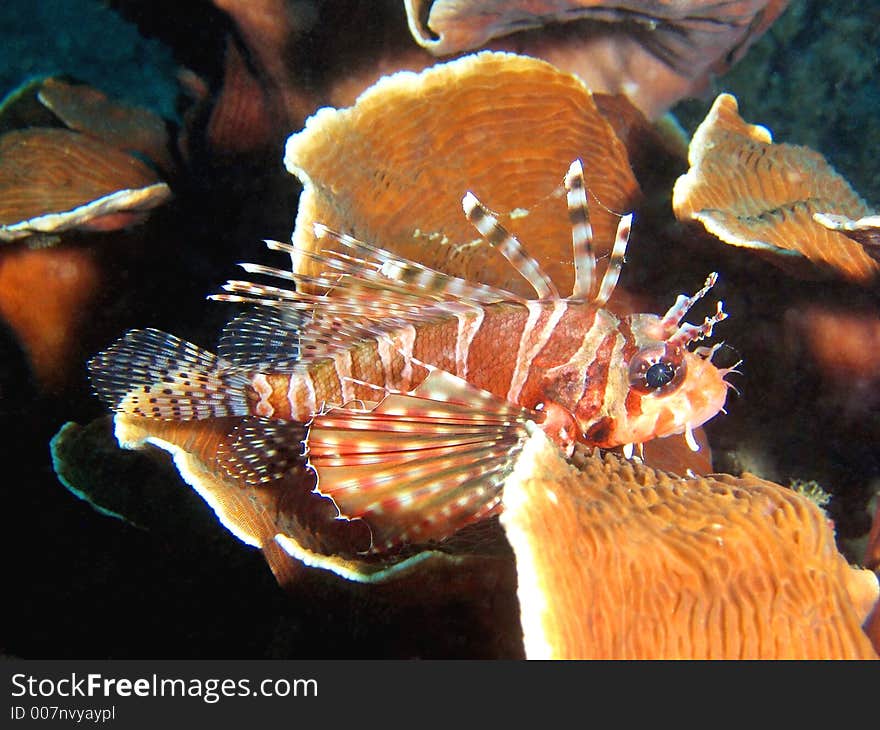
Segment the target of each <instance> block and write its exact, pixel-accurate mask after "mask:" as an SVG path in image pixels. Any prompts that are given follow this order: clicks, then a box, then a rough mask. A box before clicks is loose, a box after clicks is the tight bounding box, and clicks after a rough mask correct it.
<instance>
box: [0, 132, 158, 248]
mask: <svg viewBox="0 0 880 730" xmlns="http://www.w3.org/2000/svg"><path fill="white" fill-rule="evenodd" d="M169 196H170V190H169V188H168V185H167V184H166V183H164V182H162V181H160V180H159V178H158V176H157V175H156V173H155V172H154V171H153V170H152V169H150V168H149V167H148V166H147V165H145V164H144V163H143V162H141V161H140V160H138V159H137V158H136V157H133V156H132V155H129V154H127V153H125V152H123V151H121V150H119V149H116V148H115V147H112V146H110V145H107V144H105V143H103V142H101V141H99V140H97V139H95V138H93V137H91V136H89V135H85V134H79V133H78V132H74V131H72V130H68V129H53V128H37V129H23V130H16V131H12V132H7V133H6V134H4V135H2V136H0V201H2V203H0V240H5V241H13V240H16V239H20V238H26V237H28V236H34V235H41V234H42V235H45V234H58V233H62V232H64V231H68V230H71V229H86V230H111V229H114V228H121V227H123V226H125V225H130V224H132V223H135V222H137V221H139V220H142V219H143V218H144V215H145V213H146V211H148V210H150V209H152V208H155V207H156V206H157V205H159V204H161V203H163V202H165V201H166V200H167V199H168V197H169Z"/></svg>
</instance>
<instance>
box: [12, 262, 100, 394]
mask: <svg viewBox="0 0 880 730" xmlns="http://www.w3.org/2000/svg"><path fill="white" fill-rule="evenodd" d="M99 281H100V274H99V270H98V267H97V265H96V263H95V260H94V255H93V253H92V252H91V251H89V250H88V249H85V248H76V247H60V248H39V249H28V248H16V249H15V250H10V251H4V252H2V253H0V316H2V317H3V319H4V320H6V322H8V323H9V325H10V327H12V329H13V330H14V331H15V332H16V334H17V335H18V338H19V339H20V341H21V343H22V345H23V347H24V349H25V351H26V352H27V354H28V358H29V360H30V362H31V366H32V368H33V370H34V372H35V374H36V376H37V378H38V379H39V381H40V382H41V383H42V384H43V385H47V386H57V385H59V384H60V383H61V382H62V380H63V379H64V375H65V372H66V370H67V367H68V365H69V362H70V360H71V358H72V356H73V355H74V354H76V353H77V346H78V336H77V332H78V328H77V324H78V323H79V322H81V321H82V319H83V318H84V316H85V313H86V312H87V311H89V309H90V305H91V303H92V301H93V300H94V298H95V295H96V289H97V285H98V283H99Z"/></svg>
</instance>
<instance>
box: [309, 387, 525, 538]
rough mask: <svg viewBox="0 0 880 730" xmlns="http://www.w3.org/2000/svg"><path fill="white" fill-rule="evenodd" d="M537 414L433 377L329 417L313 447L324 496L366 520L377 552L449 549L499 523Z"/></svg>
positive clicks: (314, 435) (320, 422)
mask: <svg viewBox="0 0 880 730" xmlns="http://www.w3.org/2000/svg"><path fill="white" fill-rule="evenodd" d="M533 417H534V418H537V417H538V414H536V413H533V412H531V411H528V410H526V409H523V408H520V407H519V406H517V405H515V404H513V403H510V402H508V401H505V400H504V399H501V398H498V397H496V396H493V395H492V394H490V393H487V392H485V391H481V390H478V389H476V388H474V387H473V386H471V385H469V384H468V383H467V382H466V381H464V380H461V379H460V378H457V377H455V376H453V375H451V374H449V373H447V372H445V371H442V370H433V371H432V372H431V373H430V374H429V376H428V378H427V379H426V380H425V381H424V382H423V383H422V384H421V385H420V386H419V387H418V388H416V389H415V390H413V391H411V392H409V393H395V394H392V395H389V396H387V397H385V398H384V399H383V400H381V401H380V402H379V404H378V405H375V406H374V407H372V408H362V409H352V408H340V409H332V410H330V411H328V412H326V413H322V414H319V415H317V416H315V418H314V419H313V421H312V423H311V425H310V428H309V434H308V437H307V439H306V445H307V449H308V451H307V455H308V460H309V464H310V466H311V467H312V468H313V469H314V470H315V472H316V474H317V476H318V486H317V491H318V492H319V493H321V494H323V495H325V496H328V497H330V498H331V499H333V501H334V502H335V503H336V505H337V508H338V509H339V511H340V516H342V517H345V518H348V519H355V518H359V519H363V520H364V522H366V524H367V525H368V526H369V527H370V529H371V531H372V535H373V549H374V550H387V549H389V548H393V547H395V546H397V545H400V544H401V543H404V542H430V541H437V540H442V539H444V538H446V537H448V536H450V535H451V534H453V533H454V532H456V531H457V530H459V529H461V528H462V527H464V526H466V525H468V524H471V523H474V522H477V521H479V520H481V519H484V518H486V517H489V516H491V515H492V514H495V513H496V511H497V510H498V508H499V503H500V502H499V501H500V492H501V487H502V484H503V480H504V478H505V476H506V475H507V473H508V471H509V470H510V468H511V467H512V463H513V460H514V459H515V457H516V455H517V454H518V453H519V450H520V448H521V445H522V443H523V441H524V439H525V438H526V436H527V433H528V426H527V423H528V421H529V420H530V419H532V418H533Z"/></svg>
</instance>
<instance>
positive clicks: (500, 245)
mask: <svg viewBox="0 0 880 730" xmlns="http://www.w3.org/2000/svg"><path fill="white" fill-rule="evenodd" d="M461 207H462V208H463V209H464V214H465V216H467V219H468V220H469V221H470V222H471V223H472V224H473V226H474V228H476V229H477V230H478V231H479V232H480V235H481V236H482V237H483V238H484V239H485V240H486V242H487V243H489V244H490V245H491V246H492V247H493V248H496V249H497V250H498V251H499V253H501V255H503V256H504V258H506V259H507V260H508V262H510V265H511V266H513V268H515V269H516V270H517V272H518V273H519V274H520V276H522V277H523V278H524V279H525V280H526V281H527V282H529V284H531V285H532V288H533V289H534V290H535V294H536V295H537V297H538V299H559V292H558V291H557V290H556V286H555V285H554V284H553V280H552V279H551V278H550V277H549V276H547V274H545V273H544V272H543V271H542V270H541V266H540V264H538V262H537V261H536V260H535V259H534V258H532V256H530V255H529V253H528V252H527V251H526V250H525V249H524V248H523V246H522V244H521V243H520V242H519V241H518V240H517V238H516V236H514V235H513V234H512V233H510V232H509V231H508V230H507V229H506V228H505V227H504V226H502V225H501V223H499V222H498V219H497V218H496V217H495V216H494V215H492V213H490V212H489V209H488V208H486V206H484V205H483V204H482V203H481V202H480V201H479V200H477V196H476V195H474V194H473V193H471V192H468V193H466V194H465V196H464V198H462V200H461Z"/></svg>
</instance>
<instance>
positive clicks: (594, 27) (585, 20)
mask: <svg viewBox="0 0 880 730" xmlns="http://www.w3.org/2000/svg"><path fill="white" fill-rule="evenodd" d="M404 4H405V6H406V11H407V18H408V21H409V27H410V31H411V32H412V34H413V36H414V37H415V39H416V41H417V42H418V43H419V44H420V45H421V46H423V47H424V48H427V49H428V50H429V51H431V53H434V54H435V55H450V54H453V53H458V52H461V51H463V50H471V49H475V48H480V47H489V48H493V49H496V50H516V51H518V52H521V53H528V54H530V55H534V56H537V57H539V58H544V59H546V60H548V61H551V62H552V63H554V64H556V65H557V66H559V67H560V68H561V69H564V70H566V71H570V72H572V73H575V74H577V75H578V76H580V77H581V78H582V79H583V80H584V81H585V82H586V83H587V84H588V85H589V86H590V88H592V89H593V90H595V91H605V92H611V93H625V94H627V96H629V97H630V99H632V101H633V102H634V103H635V104H636V106H638V107H639V108H640V109H641V110H642V111H643V112H645V113H646V114H647V115H648V116H651V117H656V116H659V115H660V114H662V113H663V112H664V111H665V110H666V109H668V108H669V107H670V106H671V105H672V104H674V103H675V102H676V101H678V100H679V99H681V98H682V97H684V96H687V95H692V94H693V93H695V92H696V91H698V90H699V89H700V88H701V87H702V86H704V85H705V84H706V83H707V81H708V79H709V76H710V75H711V74H718V73H722V72H723V71H725V70H726V69H727V68H729V66H730V65H731V63H733V62H734V61H735V60H736V59H738V58H740V57H741V56H742V55H743V53H744V52H745V49H747V48H748V46H749V45H750V44H751V43H752V42H753V41H754V40H756V39H757V38H758V37H760V35H761V34H762V33H763V32H764V31H765V30H766V29H767V28H768V27H769V26H770V24H771V23H772V22H773V21H774V20H775V19H776V18H777V16H779V14H780V13H781V12H782V11H783V10H784V9H785V7H786V6H787V5H788V2H787V0H770V1H769V2H767V1H766V0H748V1H745V2H725V3H718V2H712V1H711V0H691V1H689V2H671V1H669V0H649V1H647V2H646V1H644V0H642V1H641V2H616V1H614V0H561V1H560V0H538V2H535V1H534V0H518V1H516V2H508V1H507V0H405V1H404ZM524 29H525V30H526V32H525V33H523V32H522V31H523V30H524ZM528 29H533V30H531V31H529V30H528ZM514 33H515V34H516V35H513V36H511V35H510V34H514ZM504 36H507V37H506V38H503V37H504Z"/></svg>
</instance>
